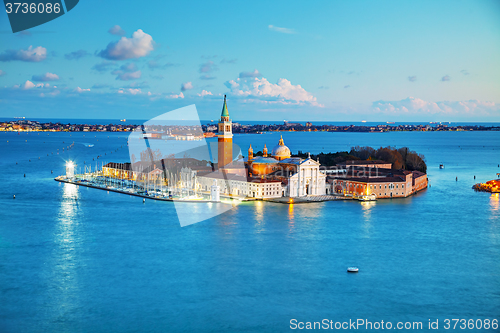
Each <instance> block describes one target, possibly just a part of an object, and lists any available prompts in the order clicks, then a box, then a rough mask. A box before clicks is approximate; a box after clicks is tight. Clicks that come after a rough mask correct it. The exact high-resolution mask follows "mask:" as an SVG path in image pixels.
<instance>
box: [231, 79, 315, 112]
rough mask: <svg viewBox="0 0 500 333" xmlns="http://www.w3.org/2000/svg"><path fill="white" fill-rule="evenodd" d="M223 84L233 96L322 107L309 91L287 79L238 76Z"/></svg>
mask: <svg viewBox="0 0 500 333" xmlns="http://www.w3.org/2000/svg"><path fill="white" fill-rule="evenodd" d="M225 85H226V86H227V87H228V88H229V89H230V90H231V95H232V96H233V97H240V98H245V99H248V100H253V101H262V102H267V103H280V104H299V105H302V104H310V105H313V106H319V107H323V105H321V104H318V102H317V100H316V97H314V96H313V95H312V94H311V93H310V92H308V91H306V90H305V89H304V88H302V87H301V86H300V85H293V84H292V83H291V82H290V81H288V80H287V79H279V80H278V82H277V83H276V84H273V83H270V82H269V81H268V80H267V79H266V78H243V79H242V78H238V79H236V80H231V81H227V82H226V83H225Z"/></svg>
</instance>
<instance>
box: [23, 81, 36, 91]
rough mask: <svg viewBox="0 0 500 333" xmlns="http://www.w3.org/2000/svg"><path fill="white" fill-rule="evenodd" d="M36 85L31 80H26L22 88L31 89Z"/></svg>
mask: <svg viewBox="0 0 500 333" xmlns="http://www.w3.org/2000/svg"><path fill="white" fill-rule="evenodd" d="M34 87H36V85H35V84H34V83H33V82H31V81H30V80H27V81H26V82H24V84H23V85H22V89H23V90H28V89H31V88H34Z"/></svg>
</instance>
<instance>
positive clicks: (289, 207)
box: [288, 203, 295, 233]
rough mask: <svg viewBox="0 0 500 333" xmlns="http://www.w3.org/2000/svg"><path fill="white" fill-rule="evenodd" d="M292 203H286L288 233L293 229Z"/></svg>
mask: <svg viewBox="0 0 500 333" xmlns="http://www.w3.org/2000/svg"><path fill="white" fill-rule="evenodd" d="M293 209H294V205H293V203H290V204H288V233H291V232H293V230H294V229H295V218H294V217H295V213H294V210H293Z"/></svg>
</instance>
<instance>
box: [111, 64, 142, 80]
mask: <svg viewBox="0 0 500 333" xmlns="http://www.w3.org/2000/svg"><path fill="white" fill-rule="evenodd" d="M111 74H113V75H117V76H116V80H122V81H129V80H136V79H139V78H141V74H142V73H141V71H139V70H137V66H136V64H134V63H132V62H131V63H129V64H125V65H122V66H121V67H120V69H117V70H114V71H112V72H111Z"/></svg>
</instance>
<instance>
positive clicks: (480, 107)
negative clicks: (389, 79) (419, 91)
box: [372, 97, 500, 116]
mask: <svg viewBox="0 0 500 333" xmlns="http://www.w3.org/2000/svg"><path fill="white" fill-rule="evenodd" d="M372 109H373V111H374V112H377V113H384V114H391V115H409V114H413V115H418V114H420V115H422V114H427V115H429V114H443V115H470V116H472V115H474V116H483V115H497V116H498V115H499V112H500V106H499V105H497V104H495V103H493V102H483V101H478V100H468V101H443V102H427V101H424V100H422V99H420V98H415V97H408V98H405V99H402V100H400V101H376V102H373V104H372Z"/></svg>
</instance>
